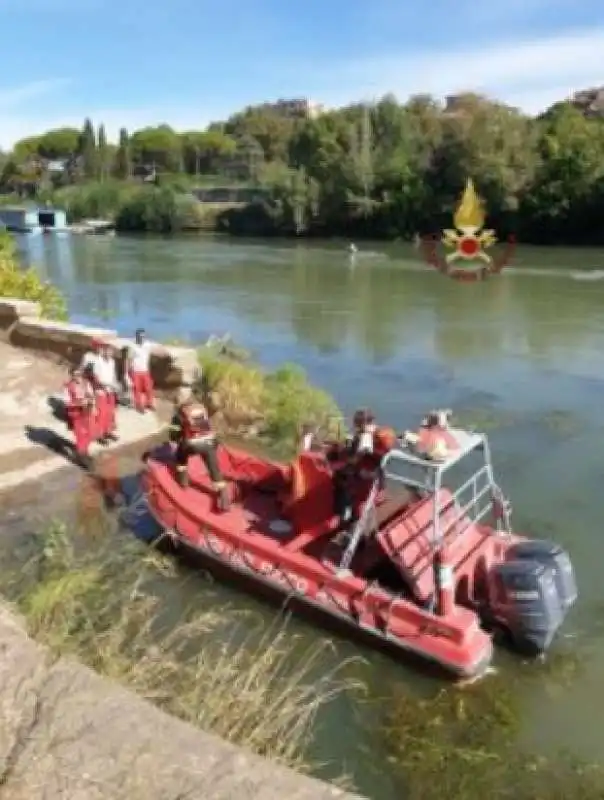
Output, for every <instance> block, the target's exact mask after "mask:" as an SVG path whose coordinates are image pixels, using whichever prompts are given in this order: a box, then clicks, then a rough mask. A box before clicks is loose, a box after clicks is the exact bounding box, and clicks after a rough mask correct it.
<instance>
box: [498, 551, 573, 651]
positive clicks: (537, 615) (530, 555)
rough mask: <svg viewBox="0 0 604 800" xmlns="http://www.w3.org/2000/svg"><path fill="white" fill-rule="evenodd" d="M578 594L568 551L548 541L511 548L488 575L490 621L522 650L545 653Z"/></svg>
mask: <svg viewBox="0 0 604 800" xmlns="http://www.w3.org/2000/svg"><path fill="white" fill-rule="evenodd" d="M576 598H577V587H576V583H575V576H574V572H573V568H572V564H571V562H570V558H569V556H568V553H566V551H565V550H563V549H562V548H561V547H559V546H558V545H556V544H554V543H552V542H547V541H525V542H521V543H519V544H517V545H514V546H512V547H511V548H510V549H509V550H508V552H507V554H506V560H505V561H504V562H502V563H500V564H496V565H495V566H494V567H493V568H492V570H491V572H490V574H489V601H490V609H491V614H492V617H493V620H494V621H495V622H496V623H497V624H498V625H500V626H502V627H503V628H504V629H506V630H507V631H508V632H509V634H510V635H511V638H512V641H513V643H514V644H515V646H516V647H517V648H518V649H519V650H521V651H523V652H526V653H530V654H533V655H535V654H539V653H543V652H545V651H546V650H547V649H548V648H549V646H550V645H551V643H552V640H553V639H554V636H555V635H556V632H557V631H558V629H559V628H560V626H561V625H562V622H563V621H564V618H565V617H566V614H567V612H568V610H569V608H570V607H571V606H572V605H573V603H574V602H575V600H576Z"/></svg>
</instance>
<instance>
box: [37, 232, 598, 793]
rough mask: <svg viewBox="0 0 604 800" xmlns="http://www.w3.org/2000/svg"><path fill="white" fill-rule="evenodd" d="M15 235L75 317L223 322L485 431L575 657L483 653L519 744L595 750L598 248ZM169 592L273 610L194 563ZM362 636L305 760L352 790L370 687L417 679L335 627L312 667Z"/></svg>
mask: <svg viewBox="0 0 604 800" xmlns="http://www.w3.org/2000/svg"><path fill="white" fill-rule="evenodd" d="M26 250H27V257H28V259H29V260H30V261H31V262H32V263H35V264H36V266H37V267H38V268H39V269H40V270H41V271H42V272H43V274H44V275H45V277H47V278H48V279H49V280H52V281H53V282H55V283H56V284H58V285H59V286H60V288H61V289H62V290H63V291H64V292H65V294H66V295H67V297H68V299H69V305H70V313H71V316H72V319H73V321H75V322H80V323H85V324H94V325H101V326H106V327H111V328H116V329H118V330H119V332H120V333H123V334H126V335H128V334H131V333H132V331H133V330H134V329H135V328H136V327H139V326H141V327H145V328H146V329H147V331H148V333H149V334H150V336H151V337H152V338H155V339H158V340H162V339H163V340H167V339H178V340H181V341H182V342H188V343H191V344H197V343H199V342H201V341H203V340H204V339H205V338H206V337H207V336H208V335H209V334H211V333H216V334H223V333H227V332H228V333H230V334H231V335H232V337H233V338H234V340H235V341H236V342H237V343H239V344H241V345H243V346H245V347H246V348H248V349H250V350H251V351H252V352H253V353H254V355H255V357H256V358H258V359H259V360H260V361H261V362H262V363H263V364H265V365H266V366H268V367H272V366H275V365H278V364H281V363H282V362H284V361H289V362H295V363H297V364H299V365H301V366H302V367H303V368H304V369H305V370H306V371H307V373H308V375H309V377H310V379H311V380H312V381H313V382H315V383H317V384H319V385H321V386H322V387H323V388H325V389H327V390H328V391H329V392H331V393H332V394H333V395H334V396H335V397H336V399H337V401H338V402H339V404H340V405H341V407H342V408H343V409H344V410H345V412H346V413H350V412H351V410H353V409H354V408H355V407H357V406H359V405H370V406H371V407H372V408H373V409H374V410H375V411H376V412H377V414H378V415H379V417H380V418H381V419H383V420H384V421H387V422H390V423H391V424H393V425H395V426H396V427H397V428H403V427H411V426H413V425H414V424H416V423H417V421H418V419H419V417H420V415H421V414H422V413H423V412H425V411H426V410H427V409H429V408H431V407H434V406H447V407H450V408H453V409H454V410H455V411H457V412H459V413H460V415H461V416H462V418H463V419H465V420H469V421H472V422H474V423H475V424H476V426H477V427H483V428H484V429H486V430H487V431H488V432H489V433H490V435H491V444H492V448H493V452H494V459H495V467H496V474H497V476H498V478H499V483H500V484H501V485H502V487H503V488H504V490H505V492H506V493H507V494H508V495H509V496H511V499H512V501H513V505H514V523H515V525H514V527H515V529H516V530H517V531H519V532H523V533H528V534H530V535H533V536H538V537H543V538H552V539H555V540H557V541H558V542H560V543H561V544H563V545H564V546H566V547H567V548H568V549H569V551H570V553H571V556H572V559H573V562H574V566H575V569H576V574H577V580H578V584H579V590H580V599H579V602H578V604H577V606H576V608H575V609H574V610H573V612H572V614H571V616H570V617H569V619H568V620H567V623H566V626H565V629H564V632H563V635H562V636H561V637H560V639H559V640H558V642H557V643H556V645H555V648H554V650H555V651H560V652H565V653H568V652H570V653H574V654H576V656H577V662H578V669H577V670H576V672H575V673H574V677H573V679H572V680H571V682H570V684H569V685H568V686H566V687H565V689H564V691H562V692H559V693H558V694H557V696H555V697H552V696H551V693H548V692H536V691H535V686H534V681H533V680H529V679H528V678H527V674H528V673H527V668H526V665H525V666H522V665H520V663H519V660H518V659H517V658H516V657H513V656H511V655H510V654H507V653H505V652H498V654H497V658H496V666H497V668H498V670H499V672H500V675H501V673H503V674H504V676H505V678H506V679H509V685H510V686H513V690H514V692H515V693H516V694H517V696H518V698H519V706H520V708H521V722H522V728H521V731H522V732H521V741H520V742H519V746H520V747H522V748H531V749H535V750H537V751H538V752H541V753H545V754H547V753H553V752H555V751H556V750H557V749H558V748H565V749H569V750H570V751H571V752H572V753H574V754H576V755H577V756H580V757H582V758H586V759H590V760H595V761H598V762H600V763H604V713H602V710H599V709H600V704H601V703H603V704H604V639H603V637H602V615H603V612H604V529H603V525H602V518H603V515H604V448H603V446H602V443H603V437H604V420H603V416H604V403H603V400H604V251H602V250H597V251H595V250H587V249H585V250H564V249H555V250H547V249H535V248H529V247H526V248H522V247H519V249H518V252H517V253H516V257H515V261H514V266H513V267H511V268H509V269H507V270H506V271H504V272H503V273H502V274H501V275H499V276H493V277H491V278H490V279H489V280H487V281H485V282H482V283H475V284H468V283H459V282H455V281H452V280H449V279H447V278H446V277H444V276H442V275H441V274H439V273H438V272H436V270H434V269H431V268H428V267H426V266H424V265H423V264H422V262H421V259H420V257H419V254H418V253H417V252H415V251H414V250H413V248H411V247H406V246H403V245H392V244H386V245H385V244H380V243H374V244H371V245H367V244H366V245H363V246H362V247H361V251H360V252H359V254H358V256H357V257H356V258H355V260H354V262H351V261H350V259H349V257H348V255H347V254H346V251H345V245H344V244H343V243H337V242H336V243H332V242H316V243H312V244H298V243H291V244H290V243H287V242H266V241H262V240H252V241H249V240H231V239H219V238H212V237H208V238H200V239H198V238H183V239H170V240H167V239H144V238H120V237H117V238H115V239H104V238H101V237H98V238H96V237H82V238H76V237H72V238H71V239H70V238H64V239H59V238H57V239H53V238H46V237H45V238H42V237H39V238H36V239H31V240H29V241H28V243H27V245H26ZM183 591H186V593H187V596H186V598H185V597H182V598H180V599H179V598H174V597H172V599H171V602H174V603H179V602H183V603H184V602H185V600H186V601H187V602H190V601H191V597H192V596H194V597H195V600H196V601H197V602H199V603H200V604H203V603H208V604H216V605H220V604H221V603H224V602H225V601H228V602H229V603H230V604H232V605H233V606H234V607H235V608H241V609H250V608H252V609H255V610H256V611H257V612H258V613H259V614H262V615H263V616H264V617H265V618H266V619H267V621H270V620H272V619H273V618H274V610H271V609H270V608H269V607H266V606H264V605H261V604H257V603H256V602H255V601H254V600H253V599H252V598H250V597H249V596H248V595H246V594H242V593H240V592H238V591H236V590H233V589H229V588H227V587H216V586H215V585H214V586H213V587H212V588H211V591H210V590H209V589H208V588H207V582H204V581H203V580H202V579H201V578H200V579H199V581H197V582H196V581H193V582H189V583H188V584H187V588H186V590H183ZM291 630H292V632H295V633H296V634H297V635H299V636H300V637H301V638H302V639H303V640H304V641H306V642H310V641H312V639H313V637H317V636H323V635H324V634H323V633H322V632H321V631H318V630H317V629H315V628H313V627H311V626H310V625H307V624H306V623H304V622H299V621H294V622H292V628H291ZM359 654H360V655H362V656H363V658H364V659H365V660H366V662H367V663H366V665H364V666H360V665H354V666H351V667H350V669H351V671H352V672H353V673H354V674H355V675H357V676H358V677H362V678H363V680H365V681H367V682H368V685H369V693H368V695H367V697H366V698H365V700H364V701H362V702H361V701H360V700H358V699H354V698H350V697H342V698H340V699H338V700H337V701H335V703H334V704H332V705H331V706H330V707H329V708H328V709H327V710H326V711H325V713H324V714H323V717H322V718H321V719H320V720H319V722H318V726H317V734H316V739H315V743H314V751H315V752H314V755H315V756H317V757H318V758H319V759H320V760H321V761H323V762H328V763H327V766H326V767H325V768H324V769H323V770H322V774H324V775H326V776H330V775H338V774H340V773H341V772H342V770H343V769H344V770H346V771H348V772H349V773H350V774H351V775H352V777H353V779H354V782H355V785H356V788H357V789H358V790H359V791H360V792H361V793H364V794H366V795H367V796H369V797H371V798H375V800H394V798H398V797H400V796H401V795H400V791H397V789H396V788H395V786H394V785H393V784H392V782H391V779H390V775H389V771H388V765H387V759H386V754H385V753H384V752H383V749H382V744H381V739H380V736H379V734H378V732H377V731H378V729H379V724H380V719H381V717H382V714H383V713H384V711H385V710H386V709H385V706H386V705H387V700H386V699H385V698H387V697H388V696H389V694H390V693H391V692H392V691H395V690H396V688H397V687H400V686H404V687H405V689H408V690H411V691H423V690H425V688H426V687H429V686H430V685H431V682H432V681H433V678H428V677H426V676H423V675H422V674H421V672H420V671H418V670H417V669H411V668H410V667H409V666H405V665H404V664H400V663H396V662H394V661H393V660H391V659H389V658H387V657H386V656H383V655H381V654H378V653H374V652H372V651H371V650H365V649H363V648H361V647H359V646H357V645H355V644H352V643H350V642H347V641H344V640H339V639H336V641H335V649H334V651H333V657H327V656H326V663H325V668H326V669H328V668H329V667H331V666H333V664H334V663H337V662H338V661H341V660H344V659H346V658H348V657H350V656H354V655H359ZM331 658H333V661H332V663H328V662H329V661H330V659H331ZM539 669H542V667H540V666H539V665H538V664H535V665H534V667H532V668H529V673H530V672H531V671H538V670H539ZM486 680H489V678H488V677H487V678H486Z"/></svg>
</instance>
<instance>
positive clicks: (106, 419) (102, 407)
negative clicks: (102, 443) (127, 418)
mask: <svg viewBox="0 0 604 800" xmlns="http://www.w3.org/2000/svg"><path fill="white" fill-rule="evenodd" d="M96 406H97V417H96V432H95V434H96V435H95V436H94V438H95V439H104V438H105V437H107V436H108V435H109V434H110V433H113V432H114V431H115V428H116V420H115V413H116V407H117V398H116V396H115V393H114V392H106V391H104V390H102V389H97V391H96Z"/></svg>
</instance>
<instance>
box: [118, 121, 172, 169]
mask: <svg viewBox="0 0 604 800" xmlns="http://www.w3.org/2000/svg"><path fill="white" fill-rule="evenodd" d="M130 152H131V154H132V158H133V159H134V161H135V162H136V163H138V164H145V165H148V166H152V167H154V168H155V169H157V170H158V171H160V172H178V171H179V170H180V168H181V166H182V143H181V139H180V136H179V135H178V134H177V133H176V131H174V130H173V129H172V128H171V127H170V126H169V125H159V126H158V127H156V128H143V129H142V130H140V131H135V132H134V133H133V134H132V136H131V138H130Z"/></svg>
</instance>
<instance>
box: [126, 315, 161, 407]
mask: <svg viewBox="0 0 604 800" xmlns="http://www.w3.org/2000/svg"><path fill="white" fill-rule="evenodd" d="M152 350H153V345H152V344H151V342H149V341H147V339H146V336H145V331H144V330H143V329H142V328H139V329H138V330H137V331H136V336H135V340H134V344H132V345H130V348H129V353H128V370H127V373H128V377H129V378H130V381H131V383H132V395H133V400H134V407H135V408H136V410H137V411H139V412H140V413H141V414H144V413H145V410H146V409H149V410H151V411H153V410H155V401H154V397H153V381H152V379H151V368H150V362H151V351H152Z"/></svg>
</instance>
